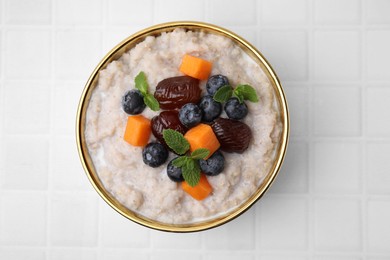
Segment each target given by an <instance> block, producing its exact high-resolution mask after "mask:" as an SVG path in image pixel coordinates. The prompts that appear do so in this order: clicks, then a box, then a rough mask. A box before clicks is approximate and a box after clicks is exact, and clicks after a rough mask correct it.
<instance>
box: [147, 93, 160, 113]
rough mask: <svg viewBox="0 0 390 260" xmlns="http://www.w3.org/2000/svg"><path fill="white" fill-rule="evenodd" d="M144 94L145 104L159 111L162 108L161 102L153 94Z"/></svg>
mask: <svg viewBox="0 0 390 260" xmlns="http://www.w3.org/2000/svg"><path fill="white" fill-rule="evenodd" d="M143 95H144V102H145V105H147V106H148V107H149V108H150V109H151V110H153V111H158V110H159V109H160V104H159V103H158V101H157V99H156V98H155V97H154V96H153V95H152V94H148V93H145V94H143Z"/></svg>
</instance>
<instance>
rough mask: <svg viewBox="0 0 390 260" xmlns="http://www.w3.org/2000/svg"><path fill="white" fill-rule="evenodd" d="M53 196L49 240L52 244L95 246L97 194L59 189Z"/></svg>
mask: <svg viewBox="0 0 390 260" xmlns="http://www.w3.org/2000/svg"><path fill="white" fill-rule="evenodd" d="M50 199H51V201H50V203H51V207H50V214H49V218H50V220H49V231H50V240H51V241H49V243H50V244H51V245H53V246H74V247H82V246H96V245H97V234H98V229H97V224H98V222H97V220H98V215H97V195H95V194H94V195H93V196H92V195H90V194H88V193H86V192H61V193H59V192H58V193H54V194H52V195H51V198H50Z"/></svg>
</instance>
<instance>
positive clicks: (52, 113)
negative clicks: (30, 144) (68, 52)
mask: <svg viewBox="0 0 390 260" xmlns="http://www.w3.org/2000/svg"><path fill="white" fill-rule="evenodd" d="M56 3H57V2H56V1H52V2H51V24H50V32H51V38H50V41H51V42H50V46H51V51H50V63H51V66H50V85H51V86H50V111H49V162H48V169H47V170H48V176H47V209H46V210H47V213H46V217H47V220H46V258H47V259H49V258H50V257H49V255H50V252H51V245H52V239H51V223H52V219H51V212H52V199H53V178H52V177H53V176H52V175H53V153H52V151H53V147H54V136H55V134H54V126H53V122H54V116H55V106H54V101H55V94H56V91H55V86H56V85H55V82H56V81H55V72H56V68H55V58H56V55H55V52H56V49H55V43H56V22H55V14H56Z"/></svg>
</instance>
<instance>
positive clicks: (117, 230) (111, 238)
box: [100, 203, 150, 248]
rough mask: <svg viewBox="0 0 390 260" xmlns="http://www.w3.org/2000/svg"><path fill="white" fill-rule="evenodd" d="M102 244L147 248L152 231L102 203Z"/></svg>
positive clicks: (117, 246) (105, 245) (106, 245)
mask: <svg viewBox="0 0 390 260" xmlns="http://www.w3.org/2000/svg"><path fill="white" fill-rule="evenodd" d="M100 206H101V209H102V210H101V212H102V214H101V223H100V227H101V238H100V239H101V244H102V245H103V246H104V247H116V248H146V247H148V246H149V245H150V231H149V230H148V229H147V228H145V227H143V226H141V225H138V224H136V223H134V222H131V221H130V220H128V219H127V218H125V217H123V216H122V215H120V214H118V213H117V212H116V211H115V210H113V209H112V208H111V207H110V206H108V205H107V204H106V203H101V205H100Z"/></svg>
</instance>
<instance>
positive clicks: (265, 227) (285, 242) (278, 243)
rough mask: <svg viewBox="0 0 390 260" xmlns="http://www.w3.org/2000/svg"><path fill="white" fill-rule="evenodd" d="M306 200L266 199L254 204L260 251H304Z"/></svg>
mask: <svg viewBox="0 0 390 260" xmlns="http://www.w3.org/2000/svg"><path fill="white" fill-rule="evenodd" d="M307 210H308V209H307V201H306V199H305V198H293V197H288V196H280V197H276V196H275V197H271V196H265V197H263V198H262V200H260V201H259V203H258V204H257V205H256V215H257V218H256V221H257V222H256V228H257V232H256V234H257V237H256V238H258V240H257V243H258V245H259V247H260V250H261V251H262V250H305V249H306V247H307V243H308V237H307V234H308V226H307V225H308V219H307Z"/></svg>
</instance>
